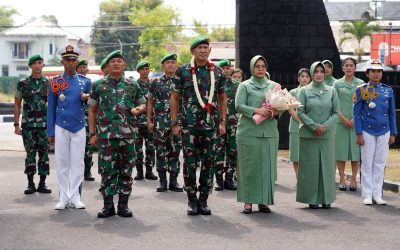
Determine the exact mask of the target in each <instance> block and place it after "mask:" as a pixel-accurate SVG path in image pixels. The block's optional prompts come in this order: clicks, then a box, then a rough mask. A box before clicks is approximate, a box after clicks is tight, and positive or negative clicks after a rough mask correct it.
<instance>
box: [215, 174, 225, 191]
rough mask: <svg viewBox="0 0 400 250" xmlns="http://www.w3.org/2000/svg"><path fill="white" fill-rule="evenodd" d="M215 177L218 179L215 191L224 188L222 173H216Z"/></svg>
mask: <svg viewBox="0 0 400 250" xmlns="http://www.w3.org/2000/svg"><path fill="white" fill-rule="evenodd" d="M215 178H216V181H215V188H214V190H215V191H222V190H224V178H223V176H222V174H218V173H217V174H215Z"/></svg>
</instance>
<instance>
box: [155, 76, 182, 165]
mask: <svg viewBox="0 0 400 250" xmlns="http://www.w3.org/2000/svg"><path fill="white" fill-rule="evenodd" d="M176 80H177V77H176V76H173V77H171V78H169V77H167V76H166V75H165V74H164V75H162V76H161V77H159V78H156V79H154V80H153V81H152V83H151V85H150V88H149V93H148V98H152V99H153V101H154V128H155V136H154V146H155V147H156V148H157V150H156V156H157V163H156V164H157V171H158V172H161V171H169V172H172V173H179V172H180V164H179V153H180V151H181V144H182V142H181V139H180V138H179V137H176V136H174V135H173V134H172V130H171V126H170V124H171V113H170V99H171V90H172V89H171V88H172V84H173V81H176Z"/></svg>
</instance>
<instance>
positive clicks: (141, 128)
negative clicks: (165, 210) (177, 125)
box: [134, 61, 158, 180]
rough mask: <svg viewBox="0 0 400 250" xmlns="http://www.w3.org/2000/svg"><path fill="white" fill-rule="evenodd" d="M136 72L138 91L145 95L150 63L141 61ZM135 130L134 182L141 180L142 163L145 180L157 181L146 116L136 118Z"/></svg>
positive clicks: (151, 138) (147, 88)
mask: <svg viewBox="0 0 400 250" xmlns="http://www.w3.org/2000/svg"><path fill="white" fill-rule="evenodd" d="M136 71H137V72H139V75H140V77H139V79H138V80H137V83H138V84H139V87H140V90H141V91H142V93H143V95H145V96H146V95H147V92H148V91H149V87H150V79H149V74H150V63H149V62H147V61H141V62H139V63H138V65H136ZM134 126H135V129H136V131H135V132H136V134H135V135H136V140H135V150H136V162H135V166H136V171H137V172H136V176H135V178H134V179H135V180H143V163H144V165H145V166H146V174H145V176H144V177H145V178H146V179H148V180H157V179H158V178H157V176H155V175H154V174H153V166H154V163H155V149H154V145H153V140H154V133H152V132H150V131H149V130H148V129H147V118H146V114H145V113H144V114H141V115H139V116H138V117H137V119H136V120H135V122H134ZM143 143H144V147H145V153H146V157H145V156H144V154H143Z"/></svg>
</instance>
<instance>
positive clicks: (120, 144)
mask: <svg viewBox="0 0 400 250" xmlns="http://www.w3.org/2000/svg"><path fill="white" fill-rule="evenodd" d="M144 103H146V101H145V99H144V97H143V95H142V92H141V91H140V88H139V86H138V84H137V83H136V82H135V81H134V80H130V79H125V78H123V77H121V78H120V79H119V80H114V79H112V78H111V77H110V76H106V77H104V78H102V79H100V80H98V81H96V82H95V83H94V84H93V86H92V93H91V96H90V99H89V105H93V106H96V105H98V106H99V108H98V113H97V130H98V134H99V153H98V154H99V155H98V157H99V160H98V161H99V163H98V164H99V174H100V175H101V187H100V191H101V192H102V193H103V195H115V194H124V195H129V194H130V193H131V191H132V182H133V179H132V168H133V166H134V164H133V161H134V159H135V150H134V139H133V138H134V132H133V129H132V126H131V125H132V118H133V116H132V114H131V113H130V110H131V109H132V108H134V107H135V106H137V105H140V104H144Z"/></svg>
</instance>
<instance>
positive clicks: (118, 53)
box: [106, 50, 125, 64]
mask: <svg viewBox="0 0 400 250" xmlns="http://www.w3.org/2000/svg"><path fill="white" fill-rule="evenodd" d="M113 58H122V59H124V61H125V57H124V55H123V54H122V52H121V51H120V50H114V51H113V52H111V53H110V54H108V56H107V57H106V64H108V62H109V61H110V60H111V59H113Z"/></svg>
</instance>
